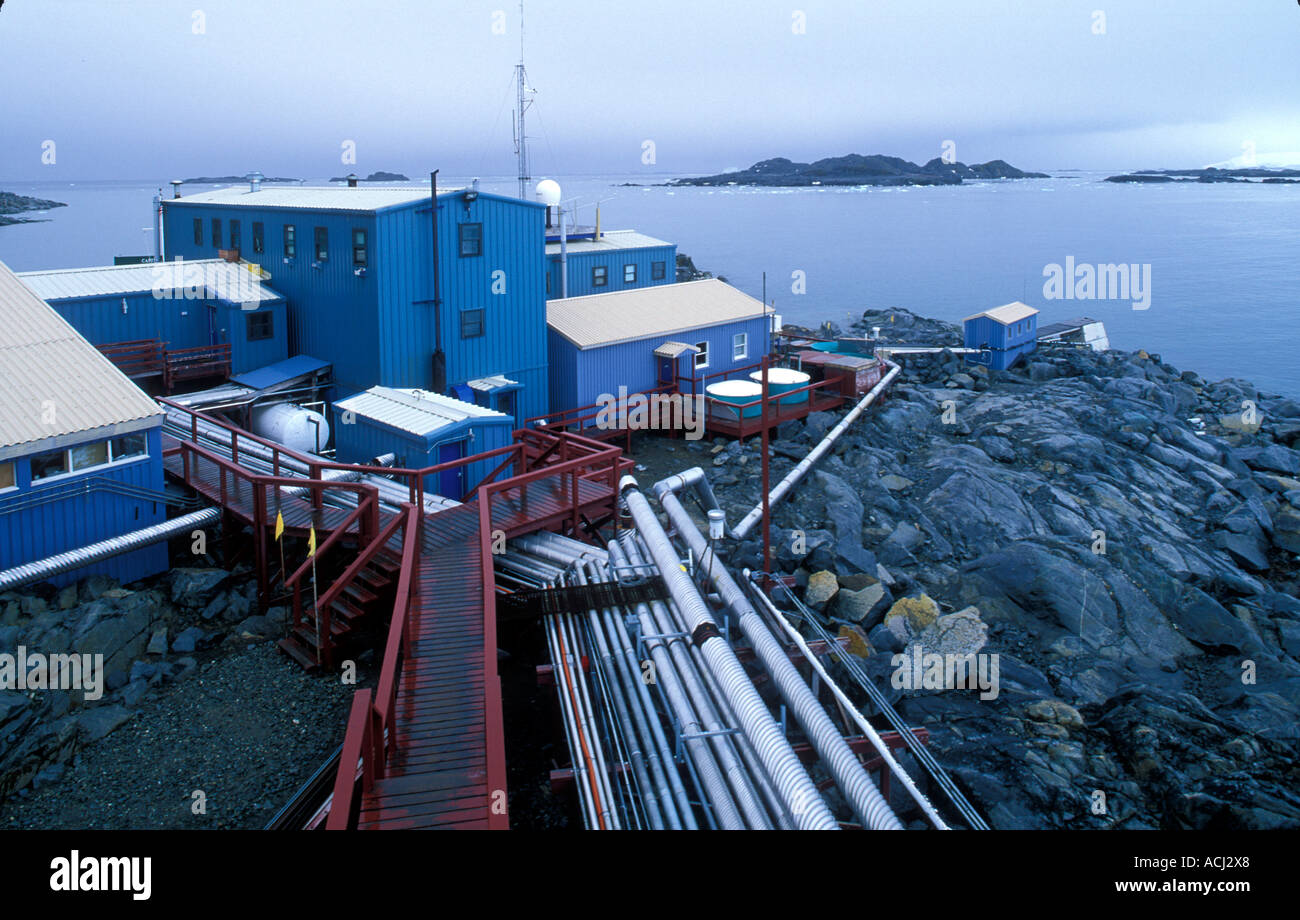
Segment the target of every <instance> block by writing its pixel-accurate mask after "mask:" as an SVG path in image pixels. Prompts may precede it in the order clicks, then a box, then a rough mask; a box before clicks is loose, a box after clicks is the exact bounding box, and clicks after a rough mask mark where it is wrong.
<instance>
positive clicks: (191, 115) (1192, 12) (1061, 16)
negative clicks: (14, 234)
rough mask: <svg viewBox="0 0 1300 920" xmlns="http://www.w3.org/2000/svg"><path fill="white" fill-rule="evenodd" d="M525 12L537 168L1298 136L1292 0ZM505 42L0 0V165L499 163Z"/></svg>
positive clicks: (178, 171)
mask: <svg viewBox="0 0 1300 920" xmlns="http://www.w3.org/2000/svg"><path fill="white" fill-rule="evenodd" d="M1101 14H1104V21H1102V20H1101V19H1100V18H1099V16H1100V15H1101ZM526 15H527V21H526V23H525V25H526V53H527V65H528V73H529V75H530V78H531V83H532V84H533V85H534V86H535V87H536V89H537V90H538V91H539V92H538V95H537V97H536V104H535V107H534V108H533V110H532V113H531V121H530V124H529V134H530V135H531V136H532V145H533V169H532V172H533V175H534V176H543V175H548V174H552V175H573V174H582V173H602V174H631V173H637V172H640V171H650V170H651V169H653V170H654V171H657V172H659V173H670V174H689V173H699V172H717V171H722V170H724V169H728V168H737V167H744V166H748V165H749V164H751V163H752V162H754V161H756V160H759V159H765V158H768V157H773V156H788V157H791V158H793V159H804V160H807V159H817V158H819V157H822V156H831V155H838V154H844V153H850V152H856V153H886V154H893V155H899V156H903V157H906V158H908V159H912V160H917V161H924V160H927V159H930V158H931V157H934V156H938V155H940V153H941V152H942V145H943V142H944V141H946V140H951V141H953V142H955V144H956V155H957V158H958V159H960V160H962V161H964V162H968V163H969V162H982V161H985V160H988V159H993V158H1002V159H1005V160H1008V161H1010V162H1011V163H1013V164H1015V165H1017V166H1020V167H1023V168H1030V169H1045V170H1052V169H1069V168H1075V167H1077V168H1084V169H1128V168H1142V167H1165V166H1170V167H1173V166H1179V167H1183V166H1186V167H1197V166H1204V165H1206V164H1209V163H1213V162H1218V161H1223V160H1227V159H1229V158H1232V157H1234V156H1240V155H1242V153H1243V150H1244V149H1246V148H1244V147H1243V145H1246V144H1252V145H1253V149H1254V150H1255V151H1256V152H1257V153H1258V154H1259V155H1260V156H1261V157H1262V156H1267V155H1268V154H1269V153H1270V152H1280V151H1300V92H1298V91H1297V90H1300V80H1298V79H1297V76H1298V73H1300V5H1297V4H1296V3H1293V2H1290V0H1231V2H1228V0H1081V2H1076V0H1023V2H1018V0H964V2H958V0H793V2H790V0H787V2H771V0H743V2H741V0H642V2H629V0H530V2H529V3H528V4H527V7H526ZM518 57H519V11H518V4H517V3H509V2H505V0H486V2H478V0H369V2H363V0H347V2H343V0H311V2H306V0H183V2H178V0H7V2H5V3H4V6H3V9H0V181H2V180H4V179H6V178H8V179H23V180H37V179H68V180H81V179H97V178H149V179H152V178H166V177H169V176H173V175H174V176H193V175H199V174H228V173H243V172H245V171H248V170H251V169H259V170H261V171H262V172H263V173H265V174H267V175H287V176H331V175H341V174H344V173H346V172H349V171H353V170H355V171H356V172H358V173H361V174H362V175H365V174H366V173H367V172H369V171H372V170H379V169H385V170H397V171H401V172H406V173H408V174H409V175H412V176H415V175H419V174H422V173H425V172H427V170H428V169H430V168H432V167H439V168H441V169H442V170H443V172H444V173H446V174H448V175H453V176H457V175H461V176H463V175H483V176H491V175H511V174H513V172H514V162H513V154H512V148H511V130H510V119H511V114H510V109H511V105H512V101H513V84H512V79H513V66H514V64H515V63H516V61H517V59H518ZM51 140H52V141H54V142H55V147H54V152H55V163H54V164H53V165H45V164H42V149H43V148H42V145H43V144H44V143H45V142H46V141H51ZM647 140H649V141H653V142H654V145H655V146H654V153H655V163H654V165H653V167H650V166H646V165H644V164H643V163H642V151H643V149H644V148H643V145H644V142H645V141H647ZM345 141H354V142H355V144H356V151H357V160H356V165H355V166H351V165H346V168H345V164H342V162H341V154H342V145H343V143H344V142H345Z"/></svg>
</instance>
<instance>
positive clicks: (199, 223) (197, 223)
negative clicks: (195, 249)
mask: <svg viewBox="0 0 1300 920" xmlns="http://www.w3.org/2000/svg"><path fill="white" fill-rule="evenodd" d="M194 245H195V246H202V245H203V218H202V217H196V218H194Z"/></svg>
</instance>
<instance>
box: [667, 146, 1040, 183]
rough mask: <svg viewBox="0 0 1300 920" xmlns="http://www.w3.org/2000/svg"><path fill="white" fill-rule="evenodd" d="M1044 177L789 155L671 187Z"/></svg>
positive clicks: (998, 166)
mask: <svg viewBox="0 0 1300 920" xmlns="http://www.w3.org/2000/svg"><path fill="white" fill-rule="evenodd" d="M1047 178H1050V177H1049V176H1048V175H1047V174H1046V173H1036V172H1024V171H1023V170H1019V169H1016V168H1015V167H1014V166H1012V165H1011V164H1010V163H1008V162H1006V161H1005V160H990V161H989V162H988V163H975V164H972V165H970V166H967V165H966V164H965V163H957V162H953V163H946V162H944V160H943V159H942V158H941V157H935V158H934V159H933V160H931V161H930V162H928V163H926V164H925V165H924V166H918V165H917V164H915V163H913V162H911V161H909V160H904V159H900V158H899V157H887V156H881V155H879V154H874V155H871V156H864V155H862V154H858V153H851V154H849V155H848V156H843V157H828V158H826V159H823V160H818V161H817V162H815V163H795V162H794V161H792V160H787V159H786V158H785V157H777V158H776V159H772V160H763V161H762V162H759V163H755V164H754V165H753V166H751V167H749V169H745V170H741V171H740V172H730V173H721V174H720V175H716V176H698V177H695V178H689V179H674V180H673V181H672V182H669V183H667V184H668V185H672V186H684V185H766V186H810V185H961V183H962V182H963V181H965V180H967V179H1047Z"/></svg>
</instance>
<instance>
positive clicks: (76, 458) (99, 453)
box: [68, 441, 108, 473]
mask: <svg viewBox="0 0 1300 920" xmlns="http://www.w3.org/2000/svg"><path fill="white" fill-rule="evenodd" d="M68 455H69V456H70V458H71V460H72V471H73V472H74V473H80V472H81V471H82V470H85V469H89V468H90V467H92V466H103V465H104V464H105V463H107V462H108V442H107V441H95V442H94V443H93V444H78V445H77V446H76V447H74V448H72V449H71V450H69V451H68Z"/></svg>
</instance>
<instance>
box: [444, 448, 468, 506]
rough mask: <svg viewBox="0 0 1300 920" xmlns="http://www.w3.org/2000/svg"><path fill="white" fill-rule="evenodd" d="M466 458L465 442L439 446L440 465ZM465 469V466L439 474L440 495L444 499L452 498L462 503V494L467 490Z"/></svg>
mask: <svg viewBox="0 0 1300 920" xmlns="http://www.w3.org/2000/svg"><path fill="white" fill-rule="evenodd" d="M463 456H465V442H464V441H452V442H451V443H449V444H439V445H438V463H440V464H442V463H451V462H452V461H453V460H459V459H460V458H461V457H463ZM464 476H465V468H464V467H463V466H457V467H453V468H452V469H449V470H443V471H442V472H441V473H439V474H438V494H439V495H441V496H442V497H443V498H450V499H453V500H455V501H460V499H461V493H462V491H463V490H464V488H465V484H464V482H463V479H464Z"/></svg>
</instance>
